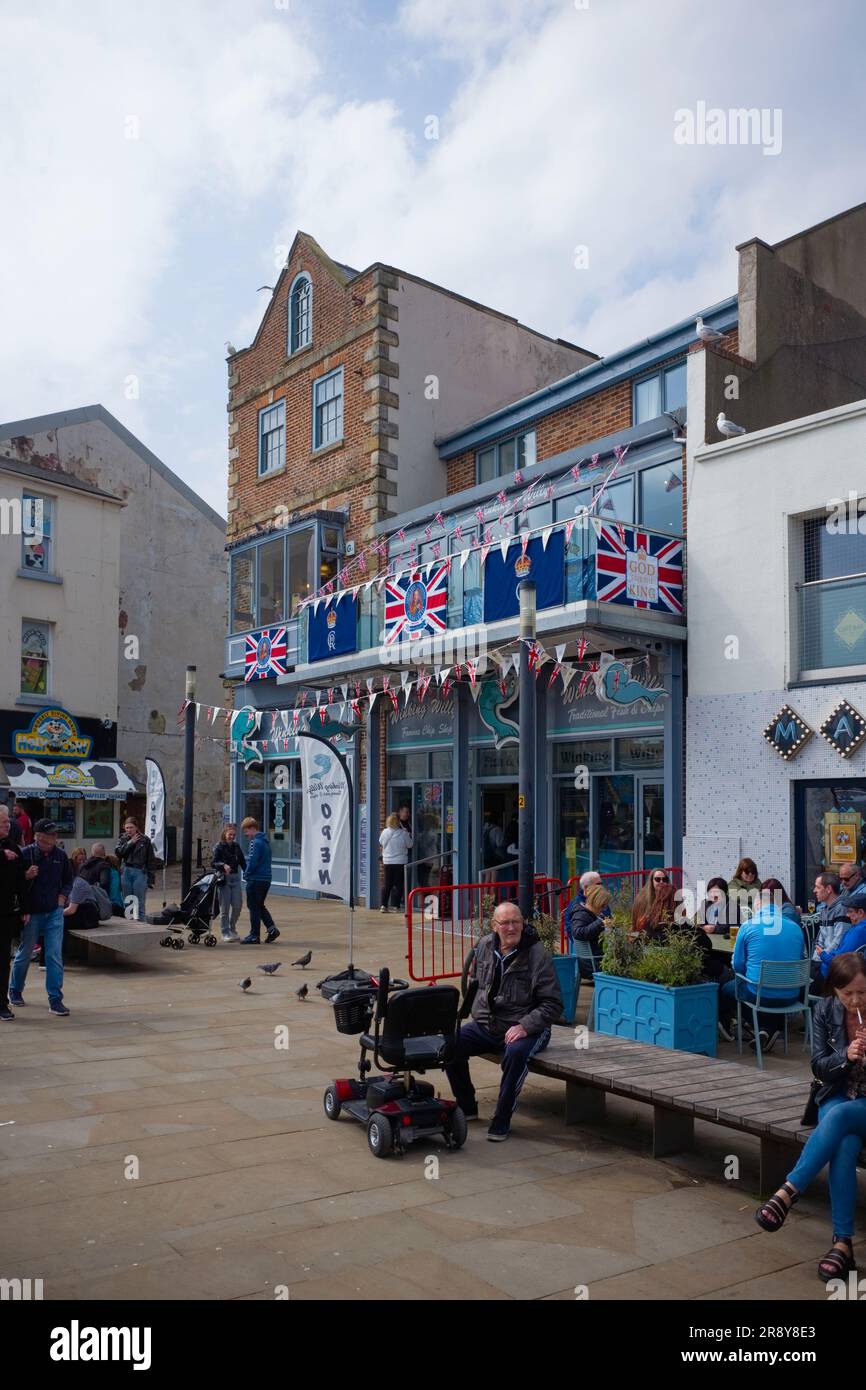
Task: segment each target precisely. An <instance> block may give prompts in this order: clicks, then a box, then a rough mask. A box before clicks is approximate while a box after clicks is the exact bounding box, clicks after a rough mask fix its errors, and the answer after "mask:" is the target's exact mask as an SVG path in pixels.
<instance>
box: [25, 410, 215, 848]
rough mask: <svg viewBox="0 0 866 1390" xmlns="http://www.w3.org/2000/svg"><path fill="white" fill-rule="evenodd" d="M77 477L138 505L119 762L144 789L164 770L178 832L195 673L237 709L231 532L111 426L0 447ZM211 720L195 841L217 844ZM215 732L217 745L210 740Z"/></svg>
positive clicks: (128, 542)
mask: <svg viewBox="0 0 866 1390" xmlns="http://www.w3.org/2000/svg"><path fill="white" fill-rule="evenodd" d="M4 455H5V456H6V457H9V458H14V459H16V460H18V461H19V462H23V463H29V464H33V465H35V466H37V467H40V468H44V469H46V470H47V471H52V472H58V471H60V472H65V473H69V474H72V475H73V476H74V477H76V478H79V479H80V480H81V481H82V482H87V483H90V484H92V485H93V486H95V487H99V488H102V489H104V490H105V491H106V492H110V493H113V494H114V495H115V496H118V497H122V498H124V499H125V500H126V503H127V505H126V507H125V508H124V509H123V510H122V511H121V513H120V597H119V605H118V613H117V616H116V619H115V620H114V621H115V622H116V626H114V623H113V624H112V626H111V628H110V629H109V628H106V631H105V634H104V640H105V642H106V643H111V644H115V643H116V645H117V689H118V710H117V721H118V734H117V751H118V757H119V758H120V759H121V760H122V761H123V762H124V763H126V765H127V766H128V767H129V769H130V771H131V772H132V773H133V775H134V776H135V778H136V779H137V780H138V781H140V782H143V781H144V760H145V757H146V756H148V755H150V756H152V757H155V758H156V759H157V761H158V762H159V763H160V765H161V767H162V769H163V772H164V774H165V780H166V792H167V803H168V804H167V812H166V819H167V822H168V824H169V825H172V824H173V825H176V826H177V827H178V847H179V845H180V826H181V821H182V814H183V735H182V731H181V730H179V729H178V725H177V712H178V709H179V708H180V705H181V703H182V701H183V698H184V676H185V667H186V666H187V665H188V664H190V665H194V666H196V667H197V680H198V688H197V698H198V699H199V701H200V702H201V703H202V704H204V705H226V704H227V703H228V701H227V699H226V697H225V692H224V689H223V682H222V679H221V675H220V673H221V671H222V656H223V637H224V634H225V630H226V613H225V609H226V556H225V550H224V546H225V528H224V526H218V525H216V524H215V522H214V520H213V519H212V517H211V516H209V515H206V514H205V513H204V512H202V511H200V510H199V509H198V508H197V507H196V506H195V504H194V503H192V502H191V501H190V500H189V499H188V498H187V497H185V496H184V495H183V493H182V492H180V491H178V489H177V488H176V487H174V486H173V484H172V483H171V481H170V479H168V478H166V477H164V476H163V475H162V474H161V473H160V472H159V471H158V470H157V469H156V468H154V467H152V466H151V465H150V464H149V463H148V462H147V461H146V460H145V459H143V458H141V457H140V456H139V455H138V454H137V453H135V451H134V450H133V449H132V448H130V447H129V445H128V444H127V443H126V442H125V441H124V440H123V439H121V438H120V437H119V436H118V435H116V434H115V433H114V431H113V430H112V429H111V428H110V426H109V425H108V424H107V423H106V422H105V421H102V420H91V421H88V422H86V423H74V424H73V423H70V424H67V425H63V426H61V427H59V428H57V429H51V430H46V431H44V433H42V434H37V435H34V436H32V437H31V436H20V437H18V438H17V439H12V440H10V439H6V440H0V457H2V456H4ZM223 730H224V725H222V724H221V723H218V724H216V725H214V726H213V728H211V727H210V726H209V725H208V724H207V721H206V719H205V715H204V713H202V715H201V717H200V719H199V732H200V735H202V737H200V739H199V741H198V747H197V749H196V779H195V814H194V820H193V843H194V844H195V840H196V838H198V837H201V838H202V839H203V840H207V841H211V842H213V841H215V840H216V838H217V837H218V835H219V832H220V829H221V828H222V809H223V804H224V802H225V801H227V800H228V770H227V759H226V756H225V750H224V746H223V743H222V742H221V741H217V740H220V737H221V735H222V733H223ZM205 734H207V735H208V737H204V735H205Z"/></svg>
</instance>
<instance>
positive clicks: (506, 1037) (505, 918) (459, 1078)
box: [445, 902, 562, 1142]
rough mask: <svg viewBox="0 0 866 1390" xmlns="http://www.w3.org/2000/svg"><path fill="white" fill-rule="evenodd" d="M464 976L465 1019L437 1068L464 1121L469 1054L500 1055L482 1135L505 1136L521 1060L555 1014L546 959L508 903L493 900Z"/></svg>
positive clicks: (544, 1038) (522, 1076)
mask: <svg viewBox="0 0 866 1390" xmlns="http://www.w3.org/2000/svg"><path fill="white" fill-rule="evenodd" d="M470 978H474V979H475V980H477V982H478V992H477V994H476V995H475V999H474V1000H473V1003H472V1018H471V1020H470V1022H468V1023H464V1025H463V1027H462V1028H461V1029H460V1032H459V1033H458V1035H457V1047H456V1051H455V1055H454V1059H453V1061H452V1062H451V1063H450V1064H449V1065H448V1066H447V1067H446V1068H445V1071H446V1074H447V1076H448V1080H449V1082H450V1084H451V1090H452V1091H453V1093H454V1098H455V1100H456V1101H457V1104H458V1105H459V1106H460V1109H461V1110H462V1111H463V1113H464V1115H465V1116H466V1118H467V1119H468V1120H473V1119H477V1118H478V1102H477V1100H476V1098H475V1088H474V1086H473V1085H472V1080H471V1078H470V1075H469V1058H470V1057H477V1056H478V1055H479V1054H480V1053H483V1052H498V1053H501V1054H502V1083H501V1085H500V1087H499V1099H498V1100H497V1103H496V1113H495V1115H494V1116H493V1120H492V1121H491V1124H490V1128H489V1129H488V1131H487V1138H488V1139H491V1140H493V1141H494V1142H501V1141H502V1140H503V1139H507V1138H508V1134H509V1130H510V1128H511V1116H512V1114H513V1113H514V1109H515V1106H516V1105H517V1098H518V1096H519V1095H520V1091H521V1087H522V1086H523V1083H524V1081H525V1080H526V1073H527V1072H528V1070H529V1059H530V1058H531V1057H532V1056H534V1054H535V1053H536V1052H540V1051H541V1049H542V1048H545V1047H547V1044H548V1043H549V1042H550V1027H551V1024H553V1023H555V1022H556V1021H557V1019H558V1018H559V1017H560V1016H561V1014H562V995H561V994H560V991H559V984H558V983H557V979H556V974H555V972H554V969H553V962H552V961H551V959H550V956H549V954H548V952H547V950H546V949H545V947H544V946H542V944H541V942H540V941H539V939H538V934H537V933H536V931H535V928H534V927H528V926H526V925H525V924H524V921H523V917H522V916H521V913H520V908H519V907H518V906H517V903H514V902H502V903H499V904H498V906H497V908H496V910H495V912H494V913H493V931H492V932H491V933H490V935H489V936H483V937H482V938H481V940H480V941H479V943H478V945H477V947H476V948H475V958H474V960H473V962H472V971H471V976H470Z"/></svg>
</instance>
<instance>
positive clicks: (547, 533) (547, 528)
mask: <svg viewBox="0 0 866 1390" xmlns="http://www.w3.org/2000/svg"><path fill="white" fill-rule="evenodd" d="M552 530H553V527H552V526H545V528H544V530H543V531H542V533H541V548H542V550H546V549H547V542H548V541H549V540H550V533H551V531H552Z"/></svg>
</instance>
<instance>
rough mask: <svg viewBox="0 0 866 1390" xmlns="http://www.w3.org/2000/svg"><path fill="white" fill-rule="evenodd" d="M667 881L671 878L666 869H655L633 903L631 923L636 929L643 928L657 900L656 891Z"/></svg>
mask: <svg viewBox="0 0 866 1390" xmlns="http://www.w3.org/2000/svg"><path fill="white" fill-rule="evenodd" d="M666 883H670V879H669V878H668V876H667V874H666V873H665V871H664V869H653V871H652V873H651V874H650V876H649V878H648V879H647V881H646V883H645V884H644V886H643V888H642V889H641V890H640V892H639V893H638V894H637V896H636V897H635V900H634V902H633V903H632V905H631V924H632V926H633V927H634V929H635V931H642V930H643V926H644V923H645V922H646V921H647V919H648V917H649V910H650V908H651V907H652V905H653V903H654V902H655V896H656V893H657V892H658V890H659V889H660V888H662V887H664V885H665V884H666Z"/></svg>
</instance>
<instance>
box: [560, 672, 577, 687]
mask: <svg viewBox="0 0 866 1390" xmlns="http://www.w3.org/2000/svg"><path fill="white" fill-rule="evenodd" d="M559 674H560V676H561V677H562V689H563V693H564V692H565V691H566V690H567V689H568V687H569V686H570V685H571V682H572V681H573V680H574V678H575V676H576V675H577V667H576V666H563V668H562V670H561V671H560V673H559Z"/></svg>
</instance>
